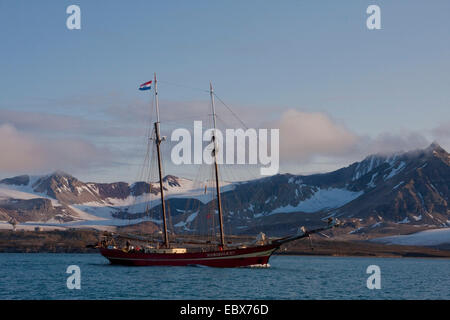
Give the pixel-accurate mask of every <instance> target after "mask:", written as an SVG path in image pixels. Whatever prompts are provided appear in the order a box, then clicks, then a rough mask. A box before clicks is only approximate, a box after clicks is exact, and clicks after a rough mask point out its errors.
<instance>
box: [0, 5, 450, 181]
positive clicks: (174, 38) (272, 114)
mask: <svg viewBox="0 0 450 320" xmlns="http://www.w3.org/2000/svg"><path fill="white" fill-rule="evenodd" d="M71 4H77V5H79V6H80V7H81V15H82V22H81V23H82V29H81V30H68V29H67V28H66V19H67V17H68V15H67V14H66V12H65V11H66V8H67V6H69V5H71ZM370 4H377V5H379V6H380V8H381V24H382V29H381V30H372V31H371V30H368V29H367V28H366V19H367V16H368V15H367V14H366V8H367V6H368V5H370ZM448 12H450V2H449V1H445V0H444V1H433V3H432V5H430V4H427V3H426V2H424V1H395V2H394V1H345V2H340V1H312V0H311V1H287V0H284V1H280V2H276V3H275V2H273V1H263V0H259V1H256V0H255V1H221V2H219V1H170V2H164V3H162V2H161V1H133V2H132V3H129V2H124V1H75V2H74V1H56V0H55V1H39V2H29V1H8V0H0V39H1V43H2V45H1V50H0V73H1V75H2V76H1V77H0V87H1V88H2V89H1V94H0V112H3V113H0V116H1V117H0V126H2V125H3V126H6V125H9V126H10V127H8V128H9V129H8V130H9V131H7V137H9V138H11V137H15V136H19V135H20V141H21V142H23V143H26V142H27V139H28V138H30V137H32V138H33V139H35V140H34V141H33V143H34V145H36V144H38V143H42V144H53V142H54V144H53V146H47V149H46V150H47V151H46V152H47V153H49V154H50V153H52V152H54V153H55V154H54V157H59V153H58V152H61V149H60V148H57V147H55V146H58V145H61V144H64V141H66V140H67V141H71V142H72V143H77V146H79V147H80V149H79V150H80V152H82V150H87V151H86V152H92V153H93V154H92V159H97V162H101V161H102V160H101V155H102V154H103V155H104V154H108V155H109V158H111V157H112V158H116V159H117V161H113V162H112V163H110V164H108V165H106V164H105V166H103V167H101V166H99V165H98V163H96V164H95V163H93V162H92V163H84V162H83V160H82V159H81V157H80V159H78V160H77V162H76V163H74V164H73V163H70V159H69V158H70V157H68V160H67V167H65V166H64V162H60V163H58V162H57V161H56V162H55V163H54V165H55V166H58V168H54V169H65V170H72V172H73V173H74V174H75V175H77V176H80V177H81V178H84V179H90V180H104V181H113V180H132V179H133V178H134V176H135V174H134V173H131V172H132V171H133V170H134V169H133V167H132V166H131V167H130V166H127V164H126V161H125V160H126V159H129V158H130V157H129V156H125V157H124V156H123V154H124V153H125V154H126V153H128V152H134V150H135V149H137V147H138V146H141V144H139V143H142V136H140V132H143V131H142V130H143V129H139V128H140V127H141V125H142V127H143V124H144V123H145V121H144V120H143V119H142V115H141V117H139V118H138V120H140V121H141V122H139V121H138V122H136V121H135V120H133V119H132V118H131V117H130V119H125V118H126V117H124V116H123V114H124V113H125V114H126V113H127V108H129V109H130V110H136V108H137V107H140V108H145V107H146V103H147V102H148V96H145V95H143V94H142V93H141V92H139V91H137V90H136V88H137V86H138V85H139V84H140V83H142V82H145V81H147V80H149V79H150V78H151V76H152V74H153V72H157V73H158V75H159V78H160V80H161V83H160V94H161V106H162V109H164V106H166V108H165V109H164V110H162V117H163V119H164V116H165V115H167V117H168V116H169V115H170V114H171V111H170V108H169V106H171V104H173V103H178V104H180V103H181V104H182V103H183V102H186V105H190V103H192V102H195V101H200V102H201V101H205V102H206V101H207V99H208V95H207V94H205V93H204V92H202V91H200V90H192V89H189V88H183V87H177V86H173V85H169V83H176V84H183V85H186V86H188V87H194V88H205V89H207V86H208V83H209V81H210V80H212V81H213V82H214V85H215V88H216V92H217V94H218V95H219V96H220V97H221V98H222V99H224V100H225V101H226V102H227V104H229V105H230V106H233V107H234V108H235V110H237V111H238V113H240V114H242V118H243V120H244V121H246V122H248V123H250V124H253V123H255V125H258V124H257V123H256V122H258V121H256V120H259V122H260V123H259V124H261V123H262V124H264V123H268V122H271V121H272V122H275V123H276V122H277V121H279V118H280V117H281V116H282V114H283V113H284V112H286V111H287V110H297V111H298V112H305V113H323V114H324V115H326V116H327V117H328V118H329V119H330V121H332V122H333V123H334V124H335V125H337V126H342V127H345V129H346V130H347V131H348V132H349V133H351V134H352V135H354V136H355V137H358V139H359V140H361V139H362V140H363V141H370V143H372V144H373V145H377V146H379V145H380V139H381V140H382V141H383V143H384V144H388V145H389V146H388V147H387V149H389V148H392V147H393V145H395V146H398V144H400V147H402V143H403V142H404V147H405V148H410V147H413V146H414V145H415V144H424V143H425V142H430V141H432V140H435V139H436V140H438V142H440V143H441V145H442V146H444V147H446V148H449V147H450V139H449V136H448V132H449V131H450V130H449V126H450V108H449V106H450V90H449V84H450V59H449V57H450V42H449V41H448V36H449V34H450V20H449V19H448ZM164 81H166V82H167V85H164ZM248 110H251V111H252V112H248ZM267 110H269V111H268V112H267ZM186 112H187V113H188V111H186ZM129 114H130V115H131V114H132V111H130V112H129ZM252 114H253V116H252ZM39 115H44V116H42V119H41V120H37V118H39ZM58 117H62V118H63V120H64V121H67V126H64V125H61V126H58V125H56V124H55V123H62V124H64V123H66V122H64V121H61V122H58V121H59V120H60V118H58ZM24 119H27V120H26V121H25V120H24ZM39 121H41V123H39ZM136 123H139V125H135V124H136ZM101 127H105V130H104V131H102V130H101ZM106 127H107V128H106ZM11 128H12V129H11ZM133 128H134V129H136V132H134V133H133V132H132V130H130V129H133ZM77 129H79V130H77ZM94 129H95V130H94ZM106 129H107V130H106ZM11 130H15V131H11ZM121 130H122V131H123V132H125V133H126V134H123V135H122V134H119V133H120V132H122V131H121ZM100 131H101V132H100ZM1 132H2V131H1V130H0V134H1ZM111 133H112V134H111ZM114 133H117V134H114ZM380 137H381V138H380ZM4 139H5V138H4ZM11 139H12V138H11ZM39 139H40V140H39ZM387 140H389V141H387ZM392 140H393V141H394V142H392ZM59 143H60V144H59ZM80 143H81V144H80ZM83 143H84V145H82V144H83ZM370 143H369V144H370ZM420 146H422V145H420ZM9 148H11V146H9ZM30 148H31V149H32V147H30ZM31 149H30V150H31ZM58 150H59V151H58ZM352 150H353V149H352ZM358 150H359V149H358ZM376 150H377V151H378V149H376ZM366 151H367V152H370V151H372V149H368V150H359V152H355V153H352V157H343V156H342V155H341V154H329V153H326V152H322V153H321V152H320V150H319V151H318V152H317V154H311V155H309V156H308V157H301V159H295V155H290V156H292V157H293V158H290V159H287V160H289V161H286V162H287V164H286V165H285V166H284V167H283V168H284V171H291V172H314V171H327V170H332V169H334V168H336V167H339V166H341V165H345V164H348V163H350V162H351V161H355V160H359V158H358V157H361V156H364V154H365V153H366ZM18 156H26V153H23V154H22V153H18ZM61 159H62V158H61ZM131 160H132V161H131ZM135 160H136V161H135ZM296 160H298V161H296ZM42 162H45V158H42ZM130 162H138V159H137V158H136V159H130ZM321 162H322V163H323V165H317V164H318V163H321ZM61 167H63V168H61ZM21 168H22V170H21ZM21 168H16V167H14V166H11V165H5V166H4V167H2V163H0V175H1V176H8V175H10V174H12V173H20V172H23V173H26V172H41V171H42V172H45V170H50V171H51V169H52V168H50V167H46V166H45V165H42V166H41V167H39V166H32V165H31V166H27V163H26V162H24V164H23V166H22V167H21ZM94 168H95V169H94Z"/></svg>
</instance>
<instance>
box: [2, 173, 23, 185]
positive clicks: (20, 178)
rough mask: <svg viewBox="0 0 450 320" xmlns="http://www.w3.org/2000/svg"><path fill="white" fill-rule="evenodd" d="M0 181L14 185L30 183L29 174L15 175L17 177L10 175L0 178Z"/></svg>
mask: <svg viewBox="0 0 450 320" xmlns="http://www.w3.org/2000/svg"><path fill="white" fill-rule="evenodd" d="M0 183H3V184H9V185H16V186H26V185H28V184H29V183H30V176H28V175H22V176H17V177H12V178H6V179H3V180H0Z"/></svg>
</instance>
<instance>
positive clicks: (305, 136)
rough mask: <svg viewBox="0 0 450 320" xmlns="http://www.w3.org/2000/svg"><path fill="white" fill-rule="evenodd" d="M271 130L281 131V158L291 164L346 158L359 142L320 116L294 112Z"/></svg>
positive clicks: (346, 130) (340, 127) (328, 118)
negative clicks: (316, 159)
mask: <svg viewBox="0 0 450 320" xmlns="http://www.w3.org/2000/svg"><path fill="white" fill-rule="evenodd" d="M270 127H272V128H279V129H280V158H281V160H282V161H287V162H290V161H299V162H308V161H310V160H311V159H312V158H313V157H315V156H342V155H344V154H345V153H346V152H348V150H350V149H351V148H352V147H353V146H354V145H355V144H356V142H357V141H358V137H357V136H356V135H355V134H354V133H352V132H351V131H349V130H348V129H347V128H345V126H343V125H341V124H339V123H337V122H336V121H333V120H332V119H331V118H330V117H329V116H327V115H326V114H324V113H319V112H313V113H309V112H302V111H297V110H293V109H290V110H287V111H285V112H283V113H282V114H281V117H280V119H279V120H277V121H274V122H272V123H271V124H270Z"/></svg>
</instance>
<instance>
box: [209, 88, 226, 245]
mask: <svg viewBox="0 0 450 320" xmlns="http://www.w3.org/2000/svg"><path fill="white" fill-rule="evenodd" d="M209 95H210V96H211V109H212V118H213V125H214V131H213V136H212V141H213V143H214V149H213V155H214V169H215V170H214V171H215V177H216V193H217V210H218V212H219V226H220V246H221V247H222V248H224V247H225V235H224V232H223V213H222V202H221V199H220V184H219V165H218V162H217V152H218V150H217V139H216V136H217V134H216V131H217V128H216V109H215V106H214V90H213V86H212V83H211V82H210V83H209Z"/></svg>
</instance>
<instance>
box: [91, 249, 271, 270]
mask: <svg viewBox="0 0 450 320" xmlns="http://www.w3.org/2000/svg"><path fill="white" fill-rule="evenodd" d="M278 248H279V245H276V244H269V245H262V246H255V247H248V248H236V249H225V250H222V251H209V252H191V253H189V252H187V253H143V252H126V251H123V250H120V249H107V248H100V252H101V254H102V255H103V256H104V257H105V258H107V259H108V260H109V261H110V262H111V264H119V265H127V266H191V265H201V266H208V267H218V268H234V267H247V266H253V265H267V264H268V262H269V258H270V256H271V255H272V254H273V253H274V252H275V251H276V250H277V249H278Z"/></svg>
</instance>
